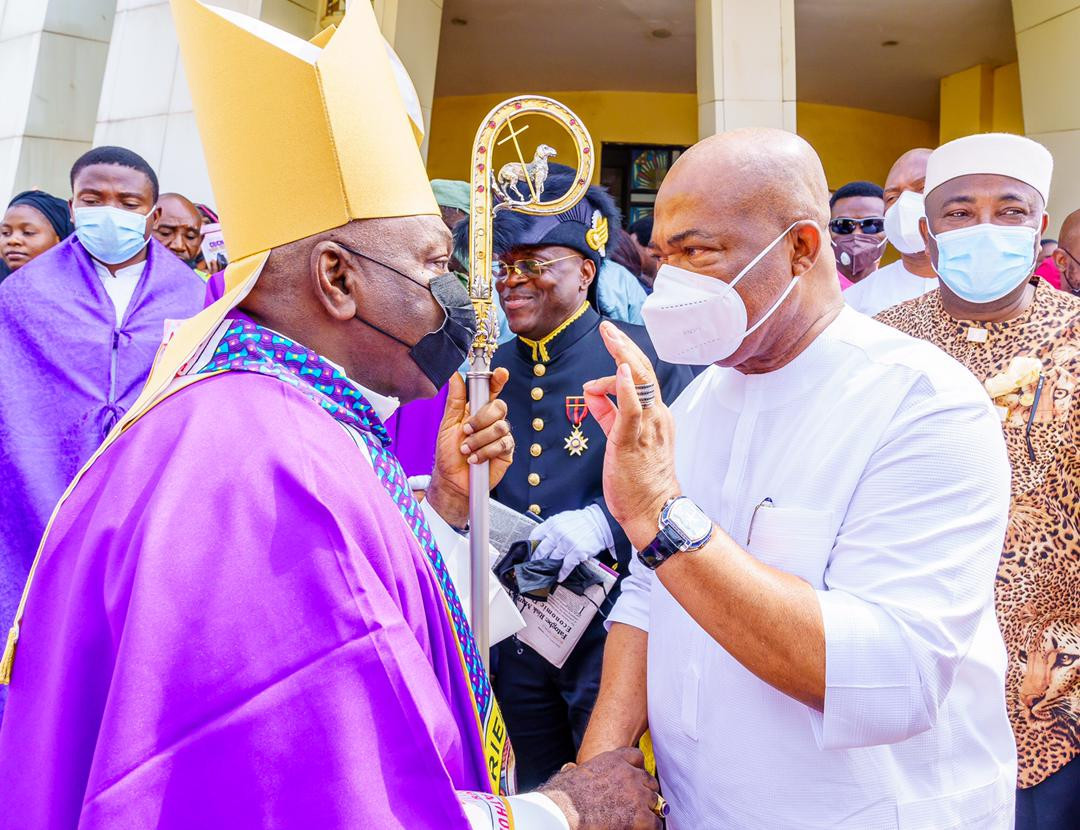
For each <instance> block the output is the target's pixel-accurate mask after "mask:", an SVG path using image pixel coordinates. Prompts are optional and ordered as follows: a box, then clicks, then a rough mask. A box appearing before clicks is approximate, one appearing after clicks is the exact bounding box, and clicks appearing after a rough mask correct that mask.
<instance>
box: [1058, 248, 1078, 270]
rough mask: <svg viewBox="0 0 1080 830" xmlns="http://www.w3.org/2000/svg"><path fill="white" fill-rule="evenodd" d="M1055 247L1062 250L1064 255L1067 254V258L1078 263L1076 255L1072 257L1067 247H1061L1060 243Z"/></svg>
mask: <svg viewBox="0 0 1080 830" xmlns="http://www.w3.org/2000/svg"><path fill="white" fill-rule="evenodd" d="M1057 249H1058V250H1059V251H1061V252H1062V253H1063V254H1065V256H1067V257H1068V258H1069V259H1071V260H1072V261H1073V262H1075V263H1076V264H1077V265H1080V259H1077V258H1076V257H1074V256H1073V255H1072V254H1071V253H1070V252H1069V249H1068V248H1062V247H1061V246H1060V245H1058V246H1057Z"/></svg>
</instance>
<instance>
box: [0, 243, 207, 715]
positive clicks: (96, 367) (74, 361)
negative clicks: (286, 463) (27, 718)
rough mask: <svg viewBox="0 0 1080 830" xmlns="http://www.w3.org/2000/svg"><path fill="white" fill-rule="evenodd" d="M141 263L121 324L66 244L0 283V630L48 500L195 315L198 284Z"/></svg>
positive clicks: (164, 254)
mask: <svg viewBox="0 0 1080 830" xmlns="http://www.w3.org/2000/svg"><path fill="white" fill-rule="evenodd" d="M146 263H147V264H146V268H145V270H144V271H143V276H142V279H141V280H140V281H139V285H138V287H137V288H136V289H135V294H134V296H133V297H132V298H131V304H130V305H129V306H128V309H127V312H126V313H125V315H124V320H123V323H122V324H121V325H117V324H116V312H115V311H114V307H113V304H112V301H111V300H110V299H109V295H108V294H107V293H106V292H105V288H104V286H103V285H102V284H101V278H100V277H98V275H97V274H96V273H95V271H94V266H93V261H92V260H91V259H90V256H89V255H88V254H87V253H86V251H85V249H84V248H83V247H82V245H81V244H80V243H79V241H78V239H77V238H76V237H74V236H71V237H69V238H68V239H66V240H65V241H63V242H61V243H60V244H59V245H57V246H56V247H54V248H52V249H51V250H49V251H47V252H46V253H44V254H42V255H41V256H39V257H37V258H36V259H34V260H33V261H32V262H30V263H28V264H27V265H25V266H23V267H22V268H20V269H19V270H18V271H16V272H15V273H14V274H12V275H11V276H10V277H8V278H7V279H6V280H4V282H3V284H2V285H0V356H2V359H0V630H4V631H6V630H7V627H8V626H9V625H10V624H11V620H12V618H13V617H14V615H15V607H16V605H17V604H18V601H19V596H20V595H21V593H22V589H23V583H24V582H25V581H26V574H27V571H28V570H29V568H30V563H31V562H32V561H33V558H34V553H35V552H36V551H37V546H38V542H39V541H40V540H41V534H42V532H43V531H44V529H45V525H46V523H47V522H48V520H49V516H50V515H51V514H52V510H53V507H55V505H56V502H57V500H58V499H59V498H60V496H61V494H63V492H64V490H65V489H66V488H67V486H68V484H69V483H70V482H71V479H72V478H74V477H75V474H76V473H77V472H78V471H79V469H80V468H81V467H82V465H83V464H84V463H85V462H86V461H87V460H88V459H89V458H90V456H91V455H92V454H93V452H94V450H96V449H97V447H98V445H99V444H100V443H101V440H102V439H103V438H104V437H105V435H106V434H107V433H108V431H109V429H110V428H111V427H112V425H113V424H114V423H116V421H117V420H119V419H120V417H121V416H122V415H123V414H124V412H126V411H127V409H128V407H130V406H131V404H132V403H134V401H135V398H136V397H137V396H138V394H139V392H140V391H141V389H142V385H143V383H144V382H145V380H146V376H147V374H148V373H149V371H150V364H151V362H152V361H153V359H154V355H155V354H156V353H157V350H158V347H159V346H160V345H161V339H162V333H163V329H164V321H165V320H166V319H183V318H185V317H190V316H192V315H193V314H196V313H197V312H199V311H200V310H201V309H202V307H203V297H204V295H205V292H206V286H205V284H204V283H203V281H202V280H201V279H199V277H198V275H197V274H195V272H194V271H192V270H191V269H190V268H188V267H187V265H185V264H184V263H183V262H181V261H180V260H179V259H177V257H175V256H174V255H173V254H172V253H171V252H169V250H168V249H166V248H165V247H163V246H162V245H161V244H160V243H159V242H157V241H156V240H151V241H150V245H149V248H148V251H147V259H146ZM5 696H6V695H5V693H4V691H3V690H2V687H0V716H2V714H3V708H2V707H3V699H4V697H5Z"/></svg>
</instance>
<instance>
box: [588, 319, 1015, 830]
mask: <svg viewBox="0 0 1080 830" xmlns="http://www.w3.org/2000/svg"><path fill="white" fill-rule="evenodd" d="M672 410H673V414H674V417H675V423H676V435H677V442H676V467H677V473H678V477H679V481H680V483H681V485H682V488H683V492H684V493H686V495H688V496H690V497H691V498H692V499H694V501H695V502H697V504H698V505H700V506H701V508H702V509H703V510H704V511H705V512H706V513H708V514H709V515H710V516H711V517H712V519H713V520H714V521H715V522H716V523H717V524H718V525H719V526H720V527H721V528H723V529H724V530H725V531H726V532H728V533H729V534H730V535H731V536H732V538H733V539H735V541H736V542H738V543H739V544H740V545H743V546H744V547H746V548H747V549H748V550H749V551H750V552H751V554H752V555H753V556H755V557H757V558H758V559H759V560H761V561H762V562H764V563H766V564H768V565H771V566H773V567H776V568H779V569H781V570H785V571H788V572H790V573H793V574H795V575H797V576H800V577H802V578H803V579H805V580H806V581H807V582H809V583H810V584H811V585H812V586H813V587H814V588H815V589H816V590H817V596H818V600H819V602H820V604H821V613H822V616H823V620H824V627H825V646H826V649H825V652H826V658H825V659H826V694H825V711H824V713H822V712H818V711H817V710H815V709H812V708H810V707H808V706H805V705H803V704H802V703H799V702H798V701H796V700H795V699H793V698H791V697H788V696H787V695H784V694H783V693H781V692H779V691H777V690H776V689H774V688H772V687H771V686H769V685H768V684H766V683H765V682H764V681H762V680H760V679H759V678H758V677H756V676H755V675H753V674H751V673H750V672H749V671H748V670H747V669H745V668H743V666H742V665H741V664H740V663H738V662H736V661H735V660H734V659H733V658H732V657H731V656H730V655H728V653H727V652H726V651H724V649H723V648H721V647H720V645H719V644H717V643H716V642H715V641H714V640H713V639H712V638H710V637H709V636H708V635H707V634H706V633H705V631H704V630H703V629H702V628H701V627H700V626H699V625H698V624H697V623H696V622H694V620H693V619H691V618H690V616H689V615H688V614H687V613H686V612H685V611H683V610H682V608H681V607H680V606H679V605H678V603H677V602H676V601H675V600H674V599H673V598H672V596H671V594H670V593H669V592H668V591H667V590H666V589H665V588H664V587H663V585H662V584H661V583H660V582H659V580H657V579H656V577H655V574H654V573H653V572H651V571H649V570H647V569H646V568H644V566H642V565H641V564H640V563H639V562H637V561H636V559H635V561H634V562H633V563H632V565H631V575H630V576H629V577H628V579H627V580H626V582H625V584H624V586H623V592H622V596H621V598H620V599H619V601H618V603H617V605H616V607H615V609H614V610H613V612H612V614H611V617H610V620H611V621H613V622H622V623H627V624H629V625H633V626H636V627H638V628H641V629H643V630H645V631H647V632H648V634H649V646H648V701H649V707H648V708H649V726H650V729H651V731H652V740H653V745H654V748H655V750H656V756H657V759H658V762H659V770H660V779H661V782H662V784H663V786H664V792H665V796H666V797H667V799H668V801H669V803H670V804H671V809H672V814H671V818H670V819H669V821H668V827H669V828H672V830H691V828H692V829H693V830H698V828H739V829H740V830H744V829H747V830H753V829H754V828H760V830H775V828H785V830H789V829H790V828H829V829H830V830H832V829H833V828H859V830H870V828H880V829H881V830H885V829H886V828H888V829H889V830H892V828H904V829H905V830H906V829H907V828H925V830H946V828H958V829H959V828H963V830H974V829H975V828H1009V827H1011V826H1012V814H1013V800H1014V786H1015V779H1016V751H1015V746H1014V743H1013V737H1012V732H1011V729H1010V726H1009V721H1008V718H1007V715H1006V711H1005V693H1004V688H1005V648H1004V645H1003V643H1002V640H1001V636H1000V634H999V632H998V628H997V624H996V620H995V617H994V602H993V589H994V578H995V571H996V567H997V562H998V558H999V556H1000V554H1001V546H1002V542H1003V538H1004V532H1005V524H1006V518H1007V515H1008V510H1009V465H1008V459H1007V456H1006V452H1005V445H1004V441H1003V439H1002V435H1001V427H1000V424H999V423H998V422H997V420H996V418H995V416H994V414H993V412H992V410H991V407H990V402H989V400H988V399H987V396H986V394H985V392H983V390H982V388H981V387H980V386H979V384H978V383H977V381H976V380H975V379H974V378H973V377H972V375H971V374H970V373H968V371H967V370H966V369H964V368H963V367H961V366H960V365H959V364H958V363H956V362H955V361H953V360H952V359H951V358H949V357H947V356H946V355H945V354H944V353H942V352H941V351H939V350H938V349H936V348H935V347H933V346H931V345H929V344H928V343H924V342H922V341H918V340H914V339H912V338H909V337H907V336H905V335H902V334H900V333H898V332H896V331H894V330H892V329H890V328H888V327H886V326H884V325H881V324H879V323H877V322H875V321H874V320H871V319H869V318H866V317H863V316H861V315H859V314H857V313H855V312H853V311H851V310H850V309H844V311H842V312H841V314H840V315H839V316H838V317H837V319H836V320H835V321H834V322H833V323H832V325H830V326H829V327H828V328H827V329H826V330H825V332H823V333H822V334H821V335H820V336H819V337H818V338H817V339H816V340H815V341H814V342H813V343H812V344H811V345H810V346H809V347H808V348H807V349H806V350H805V351H804V352H803V353H802V354H800V355H799V356H798V357H796V358H795V360H793V361H792V362H791V363H789V364H788V365H786V366H784V367H782V368H781V369H779V370H777V371H775V372H771V373H768V374H762V375H742V374H740V373H739V372H737V371H735V370H733V369H722V368H720V367H716V366H713V367H710V368H709V369H708V370H707V371H706V372H704V373H703V374H702V375H700V376H699V377H698V378H697V379H696V380H695V381H694V382H693V383H692V384H691V385H690V386H689V387H688V388H687V389H686V390H685V391H684V392H683V394H682V395H681V396H680V397H679V399H678V400H677V401H676V402H675V404H674V406H673V407H672ZM766 498H771V499H772V506H763V507H760V508H758V509H757V513H756V517H755V515H754V514H755V507H756V506H757V505H759V504H761V503H762V502H763V500H764V499H766ZM752 519H753V527H752V528H751V520H752ZM748 536H749V537H750V541H749V543H747V537H748ZM681 555H687V556H692V555H693V554H681Z"/></svg>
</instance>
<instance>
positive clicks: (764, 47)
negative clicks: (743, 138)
mask: <svg viewBox="0 0 1080 830" xmlns="http://www.w3.org/2000/svg"><path fill="white" fill-rule="evenodd" d="M695 28H696V41H697V95H698V137H699V138H705V137H706V136H710V135H713V134H714V133H717V132H720V131H722V130H732V129H736V128H738V127H780V128H783V129H785V130H792V131H794V130H795V2H794V0H696V1H695Z"/></svg>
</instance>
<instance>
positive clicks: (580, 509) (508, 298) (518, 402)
mask: <svg viewBox="0 0 1080 830" xmlns="http://www.w3.org/2000/svg"><path fill="white" fill-rule="evenodd" d="M552 167H553V168H555V169H554V170H553V171H552V173H551V174H550V175H549V178H548V180H547V183H546V185H545V190H544V192H545V194H554V195H558V194H561V193H564V192H566V189H567V188H568V187H569V186H570V184H571V182H572V181H573V177H574V175H575V174H574V173H573V171H568V170H567V169H566V168H562V169H558V168H556V166H555V165H552ZM618 227H619V212H618V209H617V208H616V207H615V204H614V202H613V200H612V199H611V196H610V195H608V193H607V191H606V190H604V189H602V188H600V187H596V186H593V187H590V188H589V191H588V193H587V195H586V198H585V199H583V200H582V201H581V202H580V203H579V204H578V205H577V206H575V207H574V208H573V209H571V210H570V211H568V212H566V213H563V214H560V215H558V216H527V215H525V214H521V213H513V212H510V211H506V212H500V213H498V214H496V217H495V224H494V228H493V234H494V235H493V245H494V250H495V253H496V255H498V256H499V258H500V261H501V267H500V268H499V269H498V271H497V274H496V280H495V288H496V290H497V291H498V294H499V299H500V301H501V303H502V307H503V310H504V311H505V313H506V318H507V321H508V322H509V326H510V329H511V330H512V331H513V332H514V334H515V335H516V337H515V338H514V339H513V340H512V341H511V342H509V343H506V344H504V345H503V346H502V347H500V348H499V350H498V351H497V352H496V353H495V359H494V363H493V366H495V367H498V366H505V367H506V368H507V369H509V370H510V380H509V381H508V382H507V385H506V386H505V387H504V389H503V391H502V398H503V399H504V400H505V401H506V403H507V409H508V411H509V415H508V419H509V421H510V425H511V429H512V430H513V432H514V436H515V438H516V442H517V449H516V450H515V455H514V463H513V464H512V465H511V467H510V470H509V471H508V472H507V474H506V475H505V476H504V478H503V480H502V482H501V483H500V484H499V486H498V487H497V488H495V490H494V491H493V493H492V495H493V496H494V498H496V499H497V500H498V501H500V502H502V503H503V504H505V505H507V506H508V507H511V508H513V509H516V510H519V511H522V512H525V511H529V512H531V513H533V514H535V515H536V516H538V517H540V518H541V519H542V520H543V522H542V524H540V525H539V527H538V528H537V530H536V531H534V533H533V535H532V538H533V539H534V540H538V542H539V543H538V546H537V548H536V551H535V553H534V558H547V557H554V558H560V559H563V568H562V572H561V573H560V576H559V578H560V579H562V578H564V577H565V576H566V575H567V574H568V573H569V572H570V571H571V570H573V568H574V567H575V566H576V565H577V564H578V563H580V562H581V561H583V560H584V559H587V558H589V557H597V558H598V559H600V560H601V561H603V562H604V563H605V564H607V565H608V566H609V567H614V568H615V569H616V571H617V572H618V573H619V574H625V573H627V571H628V563H629V561H630V544H629V542H627V540H626V536H625V534H624V533H623V532H622V530H621V529H620V528H619V525H618V524H617V523H616V522H615V521H614V520H613V519H612V518H611V514H610V513H609V512H608V510H607V507H606V505H605V504H604V494H603V485H602V473H603V462H604V443H605V439H604V433H603V432H602V431H601V429H600V427H599V425H597V424H596V422H595V421H594V420H593V419H591V418H589V417H588V410H587V409H586V408H585V400H584V397H583V396H582V386H583V384H584V383H585V382H586V381H588V380H592V379H593V378H597V377H603V376H605V375H610V374H613V373H614V372H615V363H614V361H613V360H612V358H611V356H610V355H609V354H608V351H607V349H606V348H604V344H603V341H602V339H601V337H600V332H599V326H600V321H601V317H600V315H599V314H598V313H597V312H596V310H595V306H596V301H595V297H596V289H597V283H596V275H597V273H598V272H599V270H600V267H601V264H602V263H603V261H604V259H605V257H606V254H607V247H606V243H607V242H608V237H609V233H610V232H612V231H614V230H615V229H616V228H618ZM459 238H460V237H459ZM617 325H618V326H619V328H621V329H622V330H623V331H624V332H626V333H627V334H628V335H629V336H630V337H631V338H633V340H634V342H635V343H637V344H638V345H639V346H640V347H641V348H642V350H643V351H644V352H645V353H646V354H647V355H648V356H649V359H650V361H652V362H653V365H655V366H656V367H657V375H658V377H659V379H660V386H661V391H662V394H663V399H664V400H665V401H667V402H670V401H672V400H674V399H675V397H676V396H677V395H678V393H679V392H680V391H681V390H682V389H683V387H684V386H686V385H687V384H688V383H689V382H690V380H691V374H690V371H689V369H688V368H687V367H685V366H672V365H669V364H665V363H662V362H659V361H658V360H657V358H656V353H655V351H654V350H653V347H652V345H651V343H650V342H649V338H648V335H647V334H646V332H645V329H644V328H643V327H641V326H634V325H630V324H627V323H617ZM617 593H618V586H616V588H615V589H614V591H613V592H612V593H611V595H610V596H609V597H608V600H607V602H605V604H604V605H603V606H602V608H601V611H602V612H606V611H607V610H608V609H609V608H610V607H611V604H612V602H613V600H614V598H615V596H616V595H617ZM605 636H606V632H605V629H604V625H603V616H602V614H598V615H597V616H596V617H594V618H593V620H592V622H591V624H590V625H589V628H588V629H587V631H586V632H585V634H584V635H583V636H582V639H581V640H580V641H579V643H578V644H577V647H576V648H575V650H574V652H573V653H572V654H571V655H570V657H569V659H568V660H567V662H566V663H565V664H564V665H563V667H562V668H561V669H558V668H555V667H554V666H552V665H551V664H550V663H548V662H547V661H546V660H544V658H542V657H541V656H540V655H539V654H537V653H536V652H535V651H533V650H532V649H531V648H530V647H529V646H527V645H525V644H524V643H521V642H519V641H518V640H517V639H516V638H511V639H508V640H505V641H504V642H502V643H500V644H499V645H497V646H495V648H494V649H493V660H492V664H493V669H494V685H495V694H496V696H497V697H498V699H499V703H500V705H501V706H502V709H503V714H504V715H505V717H506V723H507V727H508V729H509V732H510V738H511V740H512V741H513V744H514V749H515V754H516V756H517V769H518V783H519V785H520V786H521V787H523V788H526V789H527V788H530V787H533V786H536V785H539V784H540V783H542V782H543V781H545V780H546V779H547V778H548V777H549V776H550V775H551V774H552V773H554V772H556V771H557V770H558V769H559V767H560V766H562V765H563V764H564V763H566V762H567V761H572V760H573V759H574V758H575V756H576V754H577V747H578V745H579V743H580V741H581V738H582V736H583V735H584V732H585V727H586V725H587V723H588V719H589V715H590V714H591V712H592V707H593V703H594V702H595V700H596V695H597V691H598V690H599V685H600V668H601V662H602V659H603V649H604V639H605Z"/></svg>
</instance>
